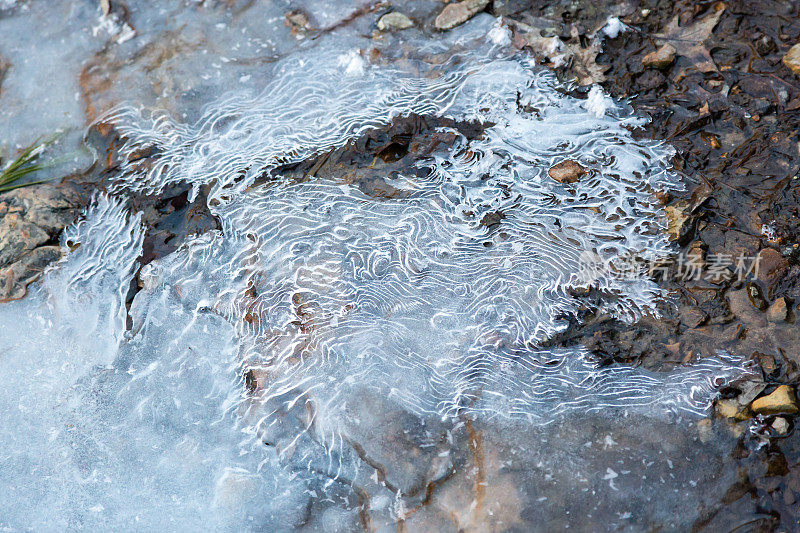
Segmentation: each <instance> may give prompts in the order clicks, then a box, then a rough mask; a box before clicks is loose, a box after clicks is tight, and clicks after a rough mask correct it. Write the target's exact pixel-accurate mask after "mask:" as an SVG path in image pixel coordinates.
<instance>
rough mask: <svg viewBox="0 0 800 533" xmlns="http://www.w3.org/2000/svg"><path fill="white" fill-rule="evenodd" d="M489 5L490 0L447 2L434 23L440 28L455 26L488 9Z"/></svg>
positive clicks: (445, 28)
mask: <svg viewBox="0 0 800 533" xmlns="http://www.w3.org/2000/svg"><path fill="white" fill-rule="evenodd" d="M488 5H489V0H462V1H461V2H456V3H454V4H447V5H446V6H444V9H443V10H442V12H441V13H439V16H438V17H436V21H435V22H434V25H435V26H436V29H438V30H449V29H451V28H455V27H456V26H458V25H459V24H464V23H465V22H466V21H468V20H469V19H471V18H472V17H474V16H475V15H477V14H478V13H480V12H481V11H483V10H484V9H486V6H488Z"/></svg>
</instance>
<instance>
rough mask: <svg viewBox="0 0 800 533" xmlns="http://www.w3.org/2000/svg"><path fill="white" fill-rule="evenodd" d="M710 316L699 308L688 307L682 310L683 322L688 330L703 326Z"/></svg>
mask: <svg viewBox="0 0 800 533" xmlns="http://www.w3.org/2000/svg"><path fill="white" fill-rule="evenodd" d="M706 320H708V315H707V314H706V313H705V312H704V311H703V310H702V309H700V308H698V307H687V308H684V309H682V310H681V322H682V323H683V324H684V325H685V326H686V327H688V328H691V329H694V328H696V327H698V326H702V325H703V323H705V321H706Z"/></svg>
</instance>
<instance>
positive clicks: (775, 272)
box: [756, 248, 789, 289]
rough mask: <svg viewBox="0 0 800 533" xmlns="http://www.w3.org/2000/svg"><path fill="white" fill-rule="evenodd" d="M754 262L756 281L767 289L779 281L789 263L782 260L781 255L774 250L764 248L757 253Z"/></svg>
mask: <svg viewBox="0 0 800 533" xmlns="http://www.w3.org/2000/svg"><path fill="white" fill-rule="evenodd" d="M756 261H757V262H756V269H757V270H758V274H757V276H758V279H759V280H761V282H763V283H764V285H766V286H767V288H768V289H770V288H771V287H772V286H773V285H774V284H775V283H776V282H777V281H778V280H780V279H781V278H782V277H783V275H784V274H785V273H786V270H787V269H788V268H789V263H788V262H787V261H786V259H784V258H783V256H782V255H781V253H780V252H779V251H778V250H776V249H774V248H764V249H763V250H761V251H760V252H758V257H757V259H756Z"/></svg>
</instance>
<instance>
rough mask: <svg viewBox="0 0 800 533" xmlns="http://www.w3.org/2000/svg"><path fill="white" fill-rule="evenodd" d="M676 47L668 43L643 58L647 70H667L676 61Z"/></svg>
mask: <svg viewBox="0 0 800 533" xmlns="http://www.w3.org/2000/svg"><path fill="white" fill-rule="evenodd" d="M675 52H676V50H675V47H674V46H672V45H671V44H669V43H667V44H665V45H663V46H662V47H661V48H659V49H658V50H656V51H654V52H650V53H649V54H647V55H646V56H644V57H643V58H642V65H644V66H645V67H647V68H658V69H662V68H667V67H668V66H670V65H671V64H672V62H673V61H675Z"/></svg>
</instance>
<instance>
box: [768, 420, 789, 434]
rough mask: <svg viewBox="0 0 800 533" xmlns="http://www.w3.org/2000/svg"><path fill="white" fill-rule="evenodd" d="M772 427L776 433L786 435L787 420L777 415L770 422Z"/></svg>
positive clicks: (787, 431) (787, 428) (787, 430)
mask: <svg viewBox="0 0 800 533" xmlns="http://www.w3.org/2000/svg"><path fill="white" fill-rule="evenodd" d="M772 429H773V430H774V431H775V433H776V434H777V435H786V434H787V433H789V421H788V420H786V419H785V418H783V417H782V416H779V417H777V418H775V420H774V421H773V422H772Z"/></svg>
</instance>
